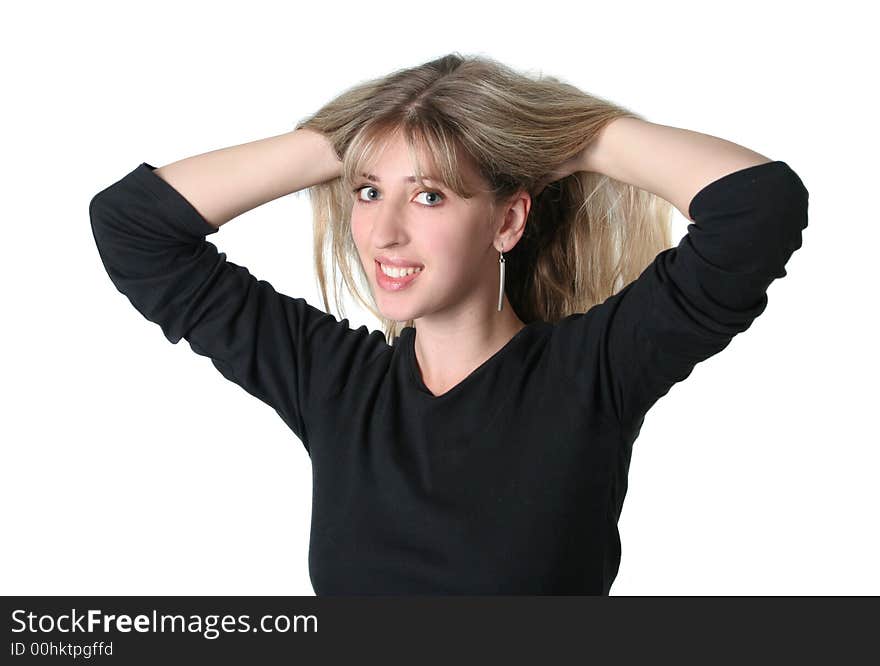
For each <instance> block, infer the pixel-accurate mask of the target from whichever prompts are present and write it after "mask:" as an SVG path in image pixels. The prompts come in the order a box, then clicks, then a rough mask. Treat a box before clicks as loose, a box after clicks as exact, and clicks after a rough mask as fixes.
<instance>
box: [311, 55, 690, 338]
mask: <svg viewBox="0 0 880 666" xmlns="http://www.w3.org/2000/svg"><path fill="white" fill-rule="evenodd" d="M622 116H629V117H633V118H639V119H643V118H642V116H640V115H638V114H636V113H633V112H631V111H629V110H628V109H625V108H623V107H621V106H618V105H615V104H613V103H611V102H609V101H607V100H605V99H601V98H599V97H595V96H593V95H590V94H587V93H585V92H583V91H581V90H580V89H578V88H577V87H575V86H573V85H571V84H568V83H565V82H563V81H561V80H560V79H558V78H555V77H553V76H546V75H537V76H535V75H529V74H523V73H518V72H515V71H513V70H512V69H510V68H509V67H507V66H505V65H503V64H501V63H499V62H497V61H495V60H493V59H491V58H489V57H486V56H469V57H465V56H462V55H460V54H459V53H457V52H454V53H451V54H449V55H445V56H443V57H441V58H438V59H436V60H432V61H430V62H427V63H425V64H422V65H418V66H416V67H411V68H407V69H401V70H397V71H394V72H392V73H391V74H388V75H387V76H383V77H381V78H377V79H372V80H369V81H366V82H364V83H361V84H359V85H357V86H355V87H353V88H350V89H348V90H346V91H345V92H343V93H342V94H341V95H339V96H338V97H336V98H335V99H333V100H332V101H331V102H329V103H328V104H326V105H325V106H323V107H322V108H321V109H320V110H319V111H317V112H316V113H314V114H313V115H311V116H309V117H307V118H306V119H304V120H302V121H300V122H299V123H297V125H296V129H301V128H308V129H311V130H314V131H317V132H321V133H322V134H324V135H325V136H326V137H327V138H328V139H329V141H330V143H331V145H332V146H333V148H334V150H335V151H336V155H337V157H338V158H339V159H341V160H342V163H343V173H342V175H341V176H340V177H339V178H337V179H334V180H332V181H327V182H324V183H320V184H318V185H315V186H313V187H311V188H309V190H308V191H309V197H310V200H311V203H312V210H313V220H314V222H313V223H314V259H315V265H316V270H317V276H318V284H319V287H320V290H321V295H322V298H323V300H324V309H325V310H326V311H328V312H329V304H328V299H327V280H326V275H325V271H326V266H325V261H324V254H325V250H326V249H329V252H330V257H331V262H332V263H331V271H332V273H331V274H332V275H336V273H337V269H338V270H339V274H340V275H341V277H342V280H343V282H344V283H345V285H346V287H347V288H348V290H349V292H350V293H351V294H353V296H354V297H355V298H356V299H357V300H358V301H359V302H361V303H362V304H363V305H364V306H365V307H366V308H367V309H368V310H369V311H370V312H372V313H373V314H374V315H375V316H376V317H378V318H379V319H380V320H381V321H382V326H383V330H384V333H385V336H386V339H387V340H388V342H389V343H392V341H393V339H394V338H396V337H398V336H399V335H400V332H401V330H402V329H403V327H404V326H414V321H413V320H409V321H407V322H405V323H402V322H397V321H393V320H388V319H385V318H384V317H383V316H382V314H381V313H380V312H379V311H378V308H377V306H376V303H375V301H374V300H373V298H372V295H371V294H370V289H369V281H368V278H367V275H366V273H365V272H364V267H363V265H362V263H361V261H360V257H359V255H358V252H357V248H356V246H355V244H354V240H353V238H352V235H351V227H350V215H351V209H352V206H353V197H352V195H351V190H352V188H353V186H354V185H355V184H356V183H355V180H356V179H357V178H358V175H359V174H360V173H362V172H363V170H364V169H363V167H364V165H365V164H369V163H370V161H371V160H372V159H373V157H374V156H375V155H376V154H377V152H378V151H381V150H382V149H383V148H384V146H385V145H386V143H387V142H388V140H389V139H390V138H391V137H392V136H393V135H394V134H395V133H397V132H402V135H403V136H404V138H405V140H406V143H407V146H408V147H409V151H410V155H411V159H412V162H413V164H414V168H415V169H416V170H415V172H414V173H415V174H416V176H417V178H421V176H422V175H423V174H424V173H425V171H424V170H423V169H422V165H421V164H419V160H418V158H417V154H416V151H417V150H423V151H425V154H427V155H429V156H430V157H431V159H432V161H433V165H432V166H434V167H435V168H436V169H437V173H436V174H435V175H437V176H438V177H439V178H440V179H441V180H442V181H443V182H444V184H445V185H446V186H447V187H449V188H450V189H451V190H452V191H454V192H455V193H456V194H458V195H459V196H461V197H464V198H469V197H470V196H472V195H473V193H472V192H470V191H468V189H467V188H466V186H465V183H464V182H463V180H462V178H461V175H460V169H458V168H457V167H456V165H457V164H458V163H459V160H460V159H462V158H464V159H471V160H472V161H473V163H474V164H475V165H476V168H477V169H478V171H479V173H480V174H481V176H482V178H483V179H484V180H485V182H486V183H488V186H489V189H490V193H491V199H492V203H493V205H496V204H500V203H501V202H503V201H505V200H507V199H508V198H509V197H511V196H512V195H513V194H515V193H516V192H517V191H520V190H523V189H524V190H526V191H527V192H529V194H530V195H531V196H532V206H531V209H530V211H529V215H528V219H527V222H526V228H525V230H524V232H523V235H522V238H520V240H519V242H518V243H517V244H516V245H515V247H513V248H512V249H511V250H510V252H509V253H508V252H506V251H505V261H506V263H505V292H506V294H507V298H508V300H509V301H510V304H511V307H512V308H513V310H514V311H515V313H516V314H517V316H518V317H519V318H520V319H521V320H522V321H523V322H525V323H529V322H531V321H535V320H538V319H540V320H543V321H548V322H557V321H559V320H560V319H562V318H564V317H567V316H569V315H571V314H575V313H581V312H586V311H587V310H589V309H590V308H591V307H593V306H594V305H596V304H598V303H601V302H602V301H604V300H605V299H606V298H608V297H609V296H611V295H613V294H615V293H617V292H618V291H619V290H620V289H622V288H623V287H624V286H626V285H627V284H629V283H630V282H631V281H632V280H634V279H635V278H637V277H638V276H639V275H640V274H641V273H642V271H643V270H644V269H645V268H646V267H647V265H648V264H649V263H650V262H651V261H652V260H653V259H654V257H655V256H656V255H657V253H658V252H660V251H662V250H664V249H666V248H668V247H669V246H670V245H671V222H672V210H673V207H672V205H671V204H670V203H668V202H666V201H664V200H663V199H661V198H660V197H658V196H656V195H654V194H652V193H650V192H647V191H645V190H641V189H639V188H636V187H634V186H632V185H629V184H627V183H623V182H621V181H618V180H614V179H612V178H609V177H608V176H605V175H602V174H599V173H594V172H586V171H580V172H576V173H574V174H571V175H570V176H567V177H566V178H563V179H561V180H559V181H556V182H555V183H551V184H550V185H548V186H547V187H546V188H545V189H544V190H543V191H542V192H540V193H538V194H535V193H534V190H535V188H536V186H537V185H538V184H539V183H540V181H541V180H542V178H543V177H545V176H546V175H547V174H549V173H551V172H553V171H554V169H556V168H558V166H559V165H560V164H562V163H563V162H565V161H566V160H568V159H570V158H572V157H573V156H575V155H576V154H578V153H579V152H580V151H581V150H582V149H583V148H584V147H585V146H586V145H588V144H589V143H590V142H592V141H593V140H594V139H595V138H596V137H597V135H598V134H599V132H600V131H601V130H602V128H603V127H604V126H605V125H606V124H607V123H609V122H610V121H612V120H614V119H615V118H619V117H622ZM462 151H463V152H462ZM422 185H424V183H422ZM355 274H357V276H358V279H357V281H356V280H355V278H354V275H355ZM333 284H334V300H335V302H336V307H337V310H338V311H339V312H340V315H341V316H344V312H343V309H342V307H341V304H340V301H339V285H338V284H337V282H336V281H335V280H334V281H333ZM361 286H365V287H366V288H365V289H364V291H362V290H361ZM364 294H366V296H365V295H364Z"/></svg>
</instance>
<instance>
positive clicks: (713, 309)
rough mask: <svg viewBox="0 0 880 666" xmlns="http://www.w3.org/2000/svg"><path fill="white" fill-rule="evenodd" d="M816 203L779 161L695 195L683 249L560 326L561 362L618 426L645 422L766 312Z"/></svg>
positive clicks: (735, 174)
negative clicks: (648, 414) (676, 386)
mask: <svg viewBox="0 0 880 666" xmlns="http://www.w3.org/2000/svg"><path fill="white" fill-rule="evenodd" d="M808 200H809V193H808V191H807V189H806V188H805V187H804V184H803V182H802V181H801V179H800V177H799V176H798V175H797V174H796V173H795V172H794V171H793V170H792V169H791V168H790V167H789V166H788V165H787V164H786V163H785V162H781V161H773V162H766V163H763V164H759V165H755V166H751V167H746V168H744V169H741V170H738V171H735V172H732V173H729V174H727V175H725V176H723V177H721V178H719V179H717V180H715V181H713V182H712V183H710V184H708V185H706V186H705V187H704V188H703V189H702V190H700V191H699V192H698V193H697V194H696V195H695V196H694V198H693V199H692V200H691V203H690V206H689V211H688V213H689V215H690V218H691V219H692V220H693V222H692V223H691V224H689V225H688V228H687V233H686V234H685V235H684V237H683V238H682V239H681V241H680V242H679V243H678V245H677V246H676V247H673V248H669V249H667V250H664V251H662V252H660V253H659V254H658V255H657V257H656V258H655V259H654V260H653V261H652V262H651V264H649V265H648V267H647V268H646V269H645V270H644V271H643V272H642V273H641V275H640V276H639V277H638V278H637V279H636V280H634V281H633V282H631V283H630V284H628V285H627V286H625V287H624V288H623V289H621V290H620V291H619V292H618V293H616V294H614V295H613V296H611V297H609V298H608V299H606V300H605V301H604V302H603V303H601V304H599V305H597V306H595V307H593V308H591V309H590V310H589V311H588V312H586V313H582V314H581V313H579V314H575V315H571V316H569V317H566V318H565V319H563V320H562V321H561V322H559V323H558V324H557V329H556V331H555V335H556V345H555V348H554V349H555V353H556V354H557V362H558V363H562V364H564V367H566V368H571V370H570V373H574V375H575V376H574V377H573V378H572V380H573V381H574V383H575V385H576V386H577V387H579V389H580V390H583V391H586V393H587V395H588V397H589V399H590V400H591V401H596V402H599V403H601V405H602V407H604V408H605V410H606V411H605V413H606V414H610V415H612V417H613V418H614V419H615V420H616V421H617V422H618V423H620V424H623V425H632V424H635V423H640V422H641V419H643V417H644V415H645V413H646V412H647V411H648V410H649V409H650V408H651V407H652V406H653V405H654V403H655V402H656V401H657V400H658V399H659V398H661V397H662V396H664V395H666V394H667V393H668V392H669V390H670V388H671V387H672V386H673V385H674V384H675V383H677V382H680V381H682V380H684V379H686V378H687V377H688V376H689V375H690V374H691V371H692V370H693V368H694V366H695V365H696V364H697V363H699V362H700V361H703V360H705V359H707V358H709V357H711V356H713V355H715V354H717V353H718V352H720V351H721V350H723V349H724V348H725V347H727V345H728V344H729V343H730V341H731V340H732V339H733V337H734V336H735V335H737V334H738V333H741V332H743V331H745V330H746V329H748V328H749V326H751V324H752V322H753V321H754V320H755V318H756V317H758V316H759V315H760V314H761V313H762V312H763V311H764V310H765V308H766V307H767V288H768V287H769V285H770V283H771V282H773V280H774V279H776V278H780V277H784V276H785V275H786V270H785V265H786V263H787V262H788V260H789V258H790V256H791V255H792V253H793V252H794V251H795V250H797V249H798V248H800V247H801V241H802V233H801V232H802V231H803V229H805V228H806V226H807V208H808ZM585 354H586V358H585Z"/></svg>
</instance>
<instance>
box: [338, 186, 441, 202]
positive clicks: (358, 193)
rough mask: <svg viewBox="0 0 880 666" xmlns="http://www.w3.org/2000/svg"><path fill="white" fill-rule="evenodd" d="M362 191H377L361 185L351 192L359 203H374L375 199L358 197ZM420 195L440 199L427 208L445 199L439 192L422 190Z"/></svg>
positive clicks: (371, 187)
mask: <svg viewBox="0 0 880 666" xmlns="http://www.w3.org/2000/svg"><path fill="white" fill-rule="evenodd" d="M362 190H376V192H378V191H379V190H377V189H376V188H375V187H373V186H372V185H361V186H360V187H356V188H354V190H352V192H354V194H355V197H356V198H357V200H358V201H359V202H361V203H367V204H368V203H372V202H373V201H375V199H372V200H366V199H362V198H361V197H360V193H361V191H362ZM422 194H430V195H432V196H434V197H439V198H440V200H439V201H436V203H431V204H427V208H436V207H437V206H438V205H439V203H440V201H442V200H443V199H444V198H445V197H444V196H443V195H442V194H441V193H440V192H434V191H431V190H422V191H421V192H419V195H422Z"/></svg>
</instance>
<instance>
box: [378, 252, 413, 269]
mask: <svg viewBox="0 0 880 666" xmlns="http://www.w3.org/2000/svg"><path fill="white" fill-rule="evenodd" d="M375 259H376V261H378V262H380V263H383V264H385V265H386V266H396V267H397V268H424V267H425V266H424V265H423V264H419V263H416V262H413V261H409V260H408V259H402V258H400V257H384V256H381V255H380V256H378V257H376V258H375Z"/></svg>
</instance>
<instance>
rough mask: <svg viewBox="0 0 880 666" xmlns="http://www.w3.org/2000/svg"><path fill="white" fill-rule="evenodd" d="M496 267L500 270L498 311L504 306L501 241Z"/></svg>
mask: <svg viewBox="0 0 880 666" xmlns="http://www.w3.org/2000/svg"><path fill="white" fill-rule="evenodd" d="M498 267H499V270H500V272H501V279H500V281H499V285H498V312H501V308H502V307H504V243H501V256H500V257H498Z"/></svg>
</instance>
